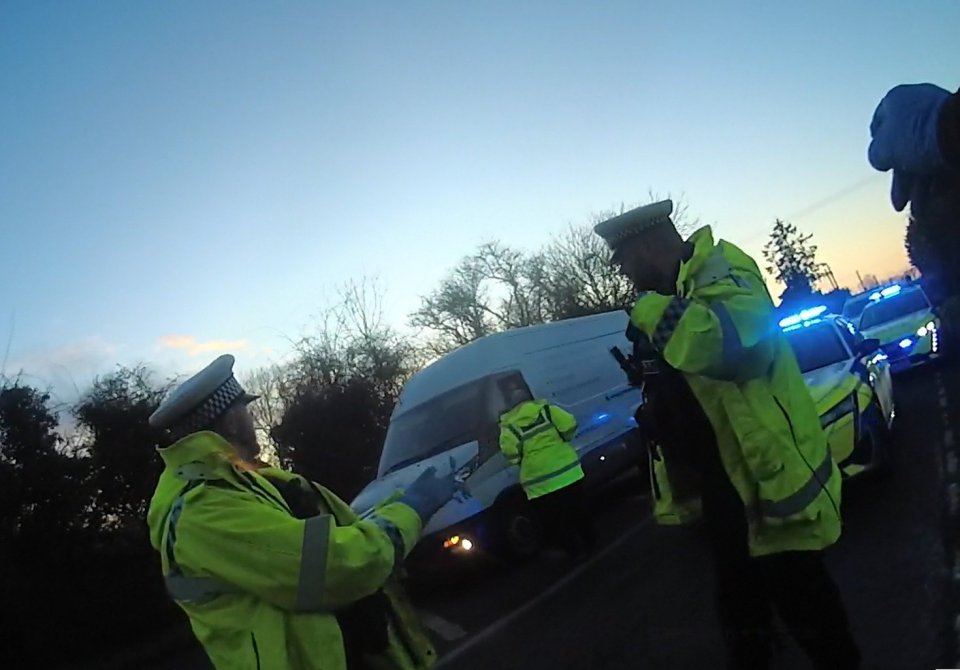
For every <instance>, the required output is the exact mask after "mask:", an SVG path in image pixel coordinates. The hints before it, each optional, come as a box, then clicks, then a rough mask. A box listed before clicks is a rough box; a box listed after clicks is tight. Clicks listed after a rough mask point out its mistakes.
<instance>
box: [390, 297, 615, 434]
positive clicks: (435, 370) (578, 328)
mask: <svg viewBox="0 0 960 670" xmlns="http://www.w3.org/2000/svg"><path fill="white" fill-rule="evenodd" d="M627 321H628V316H627V313H626V312H625V311H624V310H616V311H613V312H605V313H603V314H594V315H590V316H581V317H576V318H573V319H563V320H562V321H551V322H550V323H544V324H540V325H536V326H526V327H524V328H514V329H511V330H505V331H503V332H500V333H493V334H492V335H487V336H485V337H481V338H479V339H477V340H474V341H473V342H470V343H469V344H465V345H463V346H462V347H459V348H457V349H454V350H453V351H451V352H450V353H448V354H446V355H444V356H443V357H441V358H439V359H438V360H436V361H434V362H433V363H431V364H430V365H428V366H427V367H425V368H424V369H423V370H421V371H419V372H417V373H416V374H415V375H413V376H412V377H411V378H410V379H409V380H408V381H407V383H406V384H404V387H403V391H402V392H401V393H400V398H399V400H398V402H397V406H396V408H395V409H394V411H393V416H398V415H400V414H403V413H404V412H407V411H409V410H411V409H413V408H414V407H416V406H417V405H419V404H421V403H423V402H426V401H427V400H430V399H431V398H434V397H436V396H437V395H439V394H441V393H445V392H447V391H449V390H451V389H454V388H456V387H458V386H461V385H463V384H466V383H467V382H469V381H471V380H473V379H477V378H479V377H484V376H486V375H489V374H492V373H494V372H498V371H500V370H509V369H511V368H513V367H515V366H516V365H517V364H518V363H519V360H520V357H522V356H524V355H526V354H530V353H532V352H535V351H542V350H545V349H551V348H553V347H556V346H560V345H564V344H569V343H571V342H577V341H582V340H590V339H594V338H600V337H605V336H608V335H610V334H611V333H618V334H622V333H623V332H624V331H625V330H626V328H627Z"/></svg>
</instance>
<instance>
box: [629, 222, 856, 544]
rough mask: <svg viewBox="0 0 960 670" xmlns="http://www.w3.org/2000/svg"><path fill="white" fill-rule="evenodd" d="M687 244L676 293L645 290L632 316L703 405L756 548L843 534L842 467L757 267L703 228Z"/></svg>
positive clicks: (817, 541)
mask: <svg viewBox="0 0 960 670" xmlns="http://www.w3.org/2000/svg"><path fill="white" fill-rule="evenodd" d="M689 243H690V244H691V245H692V247H693V254H692V256H691V257H690V258H689V259H687V260H686V261H684V262H682V263H681V265H680V269H679V273H678V278H677V286H676V293H675V294H674V295H670V296H667V295H662V294H659V293H652V292H650V293H643V294H641V295H640V296H639V297H638V299H637V302H636V304H635V305H634V307H633V309H632V311H631V314H630V321H631V324H632V326H633V327H634V328H637V329H639V330H640V331H642V332H643V333H645V334H646V335H647V336H648V337H649V338H650V340H651V342H652V343H653V345H654V347H655V348H656V349H658V350H659V351H660V352H661V353H662V355H663V358H664V360H665V361H666V363H667V364H669V365H671V366H672V367H674V368H676V369H678V370H680V371H681V372H683V373H684V376H685V378H686V380H687V382H688V383H689V385H690V388H691V390H692V391H693V394H694V395H695V396H696V399H697V401H698V402H699V403H700V405H701V407H702V409H703V411H704V413H705V414H706V415H707V418H708V419H709V421H710V424H711V426H712V428H713V431H714V434H715V436H716V440H717V446H718V448H719V450H720V457H721V461H722V463H723V467H724V470H725V471H726V473H727V475H728V476H729V477H730V481H731V482H732V483H733V485H734V487H735V488H736V489H737V492H738V493H739V495H740V498H741V499H742V500H743V502H744V505H745V509H746V514H747V519H748V523H749V529H750V550H751V553H752V554H753V555H755V556H762V555H765V554H772V553H777V552H783V551H804V550H818V549H823V548H824V547H827V546H829V545H830V544H833V543H834V542H836V540H837V539H838V538H839V537H840V531H841V521H840V472H839V470H838V469H837V466H836V463H835V462H834V460H833V457H832V455H831V452H830V449H829V448H828V445H827V438H826V436H825V434H824V432H823V430H822V429H821V427H820V420H819V417H818V415H817V410H816V408H815V406H814V403H813V399H812V398H811V396H810V392H809V391H808V390H807V387H806V384H805V383H804V381H803V376H802V375H801V373H800V369H799V367H798V365H797V361H796V358H795V356H794V354H793V351H792V349H791V348H790V346H789V344H788V343H787V341H786V339H785V338H784V336H783V334H782V333H781V331H780V329H779V327H778V325H777V321H776V319H775V316H774V306H773V302H772V300H771V299H770V295H769V293H768V292H767V289H766V285H765V283H764V280H763V277H762V275H761V274H760V270H759V269H758V268H757V265H756V263H755V262H754V261H753V259H751V258H750V257H749V256H747V255H746V254H745V253H744V252H743V251H741V250H740V249H739V248H737V247H736V246H734V245H732V244H730V243H728V242H725V241H720V242H719V243H717V244H714V240H713V234H712V232H711V230H710V228H709V227H704V228H701V229H700V230H698V231H697V232H695V233H694V234H693V235H692V236H691V237H690V239H689ZM658 467H659V468H660V469H662V468H664V467H665V465H664V464H662V463H661V465H659V466H658ZM658 483H659V484H660V486H661V489H662V488H663V487H664V486H669V483H668V478H667V477H663V481H660V479H659V478H658ZM667 493H669V491H668V492H667ZM664 505H666V503H664ZM681 516H687V517H689V515H684V514H682V513H680V512H679V511H678V512H677V514H676V515H675V517H676V518H679V517H681Z"/></svg>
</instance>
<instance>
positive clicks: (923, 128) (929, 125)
mask: <svg viewBox="0 0 960 670" xmlns="http://www.w3.org/2000/svg"><path fill="white" fill-rule="evenodd" d="M949 97H950V92H949V91H947V90H945V89H942V88H940V87H939V86H934V85H933V84H903V85H900V86H896V87H894V88H892V89H890V91H889V92H888V93H887V94H886V95H885V96H884V97H883V100H881V101H880V104H879V105H877V109H876V111H874V113H873V120H872V121H871V122H870V136H871V137H872V138H873V139H872V140H871V141H870V147H869V148H868V150H867V158H868V160H869V161H870V165H872V166H873V167H874V168H875V169H877V170H880V171H881V172H886V171H887V170H893V184H892V186H891V189H890V199H891V201H892V202H893V208H894V209H896V210H897V211H898V212H900V211H903V208H904V207H906V206H907V203H908V202H913V203H914V205H917V204H918V202H922V201H923V199H924V198H925V197H927V196H928V195H929V193H930V191H931V184H932V180H931V177H933V176H935V175H937V174H938V173H940V172H942V171H944V170H946V169H947V167H948V166H947V163H946V161H945V160H944V158H943V155H942V154H941V151H940V141H939V137H938V124H939V120H940V112H941V110H942V109H943V106H944V103H946V101H947V99H948V98H949Z"/></svg>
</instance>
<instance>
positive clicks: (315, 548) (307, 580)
mask: <svg viewBox="0 0 960 670" xmlns="http://www.w3.org/2000/svg"><path fill="white" fill-rule="evenodd" d="M332 521H333V519H332V517H331V516H330V515H329V514H321V515H320V516H312V517H310V518H309V519H307V520H306V522H305V523H304V525H303V546H302V548H301V550H300V578H299V586H298V587H297V604H296V608H297V610H298V611H301V612H303V611H306V612H311V611H315V610H318V609H320V605H321V603H322V602H323V590H324V586H325V580H326V574H327V549H328V547H329V545H330V525H331V523H332Z"/></svg>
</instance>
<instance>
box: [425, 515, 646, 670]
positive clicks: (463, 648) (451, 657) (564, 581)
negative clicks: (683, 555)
mask: <svg viewBox="0 0 960 670" xmlns="http://www.w3.org/2000/svg"><path fill="white" fill-rule="evenodd" d="M652 520H653V519H652V518H651V517H647V518H646V519H644V520H643V521H641V522H640V523H638V524H637V525H636V526H634V527H633V528H631V529H630V530H628V531H627V532H626V533H624V534H623V535H621V536H620V537H618V538H617V539H616V540H614V541H613V542H611V543H610V544H608V545H607V546H606V547H604V548H603V549H602V550H600V551H599V552H598V553H597V554H596V555H595V556H594V557H593V558H591V559H590V560H589V561H587V562H586V563H584V564H583V565H580V566H579V567H578V568H577V569H576V570H574V571H573V572H570V573H568V574H567V575H565V576H564V577H563V578H561V579H559V580H558V581H556V582H554V584H553V585H552V586H550V587H549V588H548V589H546V590H545V591H543V592H542V593H540V594H539V595H537V596H536V597H535V598H533V599H531V600H529V601H527V602H526V603H524V604H523V605H521V606H520V607H518V608H517V609H515V610H513V611H512V612H510V614H508V615H506V616H505V617H503V618H502V619H500V620H499V621H496V622H494V623H492V624H490V625H489V626H487V627H486V628H484V629H483V630H481V631H480V632H478V633H477V634H476V635H474V636H473V637H471V638H470V639H469V640H467V641H466V642H464V643H463V644H461V645H460V646H459V647H455V648H454V649H451V650H450V651H449V652H448V653H446V654H444V655H443V657H442V658H441V659H440V661H439V663H437V665H436V667H437V668H440V667H442V666H444V665H446V664H447V663H452V662H453V661H455V660H456V659H457V658H458V657H460V656H461V655H462V654H464V653H466V652H468V651H470V650H471V649H473V648H474V647H475V646H477V645H478V644H480V643H481V642H483V641H484V640H486V639H487V638H490V637H492V636H493V635H495V634H497V633H498V632H500V631H501V630H503V629H504V628H506V627H508V626H510V625H511V624H512V623H513V622H514V621H516V620H517V619H519V618H520V617H521V616H523V615H524V614H526V613H527V612H529V611H530V610H532V609H533V608H534V607H536V606H537V605H539V604H540V603H541V602H543V601H544V600H546V599H547V598H549V597H550V596H552V595H553V594H554V593H557V592H558V591H560V590H561V589H563V588H564V587H565V586H567V585H568V584H570V583H571V582H573V581H574V580H575V579H577V577H579V576H580V575H582V574H583V573H584V572H586V570H587V569H588V568H590V567H591V566H593V565H594V564H596V563H597V561H599V560H600V559H602V558H604V557H605V556H608V555H609V554H611V553H613V551H614V550H615V549H617V548H618V547H619V546H620V545H621V544H623V543H624V542H626V541H627V540H628V539H629V538H631V537H633V536H634V535H635V534H636V533H637V532H638V531H639V530H640V529H641V528H643V527H644V526H646V525H648V524H649V523H650V522H651V521H652Z"/></svg>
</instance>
